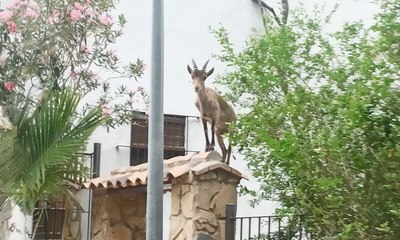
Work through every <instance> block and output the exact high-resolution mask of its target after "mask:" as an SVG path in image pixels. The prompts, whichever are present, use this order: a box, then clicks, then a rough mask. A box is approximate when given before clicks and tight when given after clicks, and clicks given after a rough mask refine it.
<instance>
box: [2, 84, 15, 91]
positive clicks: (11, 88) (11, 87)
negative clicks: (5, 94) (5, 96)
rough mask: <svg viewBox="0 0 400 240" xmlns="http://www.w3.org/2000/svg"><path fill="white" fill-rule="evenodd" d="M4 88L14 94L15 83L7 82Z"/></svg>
mask: <svg viewBox="0 0 400 240" xmlns="http://www.w3.org/2000/svg"><path fill="white" fill-rule="evenodd" d="M4 87H5V88H6V89H7V91H9V92H12V91H13V90H14V83H13V82H5V83H4Z"/></svg>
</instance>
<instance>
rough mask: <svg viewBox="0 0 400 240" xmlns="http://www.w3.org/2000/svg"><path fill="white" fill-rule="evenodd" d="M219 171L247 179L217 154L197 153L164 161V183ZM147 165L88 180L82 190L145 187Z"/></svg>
mask: <svg viewBox="0 0 400 240" xmlns="http://www.w3.org/2000/svg"><path fill="white" fill-rule="evenodd" d="M215 169H221V170H223V171H226V172H228V173H231V174H233V175H235V176H237V177H239V178H245V179H248V177H246V176H245V175H243V174H242V173H240V172H239V171H238V170H236V169H234V168H232V167H230V166H228V165H226V164H225V163H222V162H221V155H219V154H218V153H217V152H215V151H214V152H206V153H198V154H192V155H186V156H178V157H174V158H171V159H168V160H164V183H171V180H172V179H174V178H177V177H180V176H183V175H185V174H188V173H189V174H193V175H201V174H204V173H206V172H208V171H212V170H215ZM147 175H148V171H147V163H143V164H140V165H137V166H130V167H126V168H120V169H117V170H114V171H112V172H111V175H110V176H105V177H98V178H94V179H90V180H89V181H88V182H85V183H83V184H82V185H83V186H82V187H83V188H91V189H110V188H121V187H130V186H145V185H146V184H147Z"/></svg>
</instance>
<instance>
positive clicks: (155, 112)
mask: <svg viewBox="0 0 400 240" xmlns="http://www.w3.org/2000/svg"><path fill="white" fill-rule="evenodd" d="M152 19H153V26H152V27H153V29H152V53H151V55H152V58H151V88H150V111H149V155H148V169H149V170H148V171H149V176H148V179H147V181H148V183H147V207H146V213H147V217H146V239H147V240H160V239H163V237H162V235H163V149H164V107H163V104H164V103H163V98H164V52H163V51H164V9H163V0H153V17H152Z"/></svg>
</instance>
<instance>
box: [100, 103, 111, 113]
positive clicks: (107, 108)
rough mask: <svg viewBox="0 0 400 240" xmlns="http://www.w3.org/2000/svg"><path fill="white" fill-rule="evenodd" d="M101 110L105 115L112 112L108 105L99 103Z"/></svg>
mask: <svg viewBox="0 0 400 240" xmlns="http://www.w3.org/2000/svg"><path fill="white" fill-rule="evenodd" d="M101 112H102V113H103V114H105V115H110V114H111V113H112V109H111V107H110V106H108V105H105V104H103V105H101Z"/></svg>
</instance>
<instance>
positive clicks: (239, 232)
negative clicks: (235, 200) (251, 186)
mask: <svg viewBox="0 0 400 240" xmlns="http://www.w3.org/2000/svg"><path fill="white" fill-rule="evenodd" d="M236 239H240V240H256V239H257V240H311V239H312V236H311V235H310V234H308V233H307V232H306V230H305V217H304V216H303V215H290V216H251V217H237V216H236V205H233V204H228V205H226V218H225V240H236Z"/></svg>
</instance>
